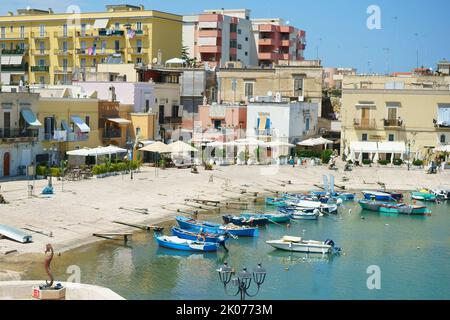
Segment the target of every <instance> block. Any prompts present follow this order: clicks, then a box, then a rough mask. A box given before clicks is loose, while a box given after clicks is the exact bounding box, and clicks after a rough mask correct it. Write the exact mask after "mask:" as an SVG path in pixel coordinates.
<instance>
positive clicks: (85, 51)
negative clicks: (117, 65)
mask: <svg viewBox="0 0 450 320" xmlns="http://www.w3.org/2000/svg"><path fill="white" fill-rule="evenodd" d="M76 52H77V54H78V55H88V56H101V55H109V54H114V53H123V49H119V50H115V49H105V48H101V49H98V48H97V49H95V51H93V50H91V51H90V50H89V49H88V48H84V49H82V48H77V49H76Z"/></svg>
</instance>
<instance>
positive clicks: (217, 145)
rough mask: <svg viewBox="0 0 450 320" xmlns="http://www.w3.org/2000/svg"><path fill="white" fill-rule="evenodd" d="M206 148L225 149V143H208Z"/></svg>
mask: <svg viewBox="0 0 450 320" xmlns="http://www.w3.org/2000/svg"><path fill="white" fill-rule="evenodd" d="M206 146H207V147H212V148H218V147H223V146H224V143H223V142H220V141H213V142H210V143H207V144H206Z"/></svg>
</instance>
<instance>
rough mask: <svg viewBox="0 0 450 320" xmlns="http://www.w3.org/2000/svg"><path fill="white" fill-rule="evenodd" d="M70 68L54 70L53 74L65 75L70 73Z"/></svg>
mask: <svg viewBox="0 0 450 320" xmlns="http://www.w3.org/2000/svg"><path fill="white" fill-rule="evenodd" d="M71 72H72V67H63V68H62V69H55V71H54V73H55V74H65V73H71Z"/></svg>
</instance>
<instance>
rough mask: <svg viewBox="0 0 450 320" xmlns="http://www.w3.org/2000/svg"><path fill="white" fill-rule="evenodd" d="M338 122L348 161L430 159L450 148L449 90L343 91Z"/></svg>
mask: <svg viewBox="0 0 450 320" xmlns="http://www.w3.org/2000/svg"><path fill="white" fill-rule="evenodd" d="M341 118H342V132H341V154H344V155H346V156H347V159H348V158H350V159H351V160H352V161H354V160H359V161H362V160H372V161H374V162H376V161H377V160H388V161H393V160H394V158H399V159H403V160H408V158H409V157H410V158H411V160H413V159H421V160H422V159H428V157H429V156H430V155H431V153H432V150H433V149H434V148H436V147H439V146H442V145H447V144H449V143H450V123H449V121H450V90H439V89H423V88H421V89H367V88H363V89H348V88H347V89H345V88H344V89H343V91H342V109H341Z"/></svg>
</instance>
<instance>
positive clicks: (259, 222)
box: [222, 214, 269, 227]
mask: <svg viewBox="0 0 450 320" xmlns="http://www.w3.org/2000/svg"><path fill="white" fill-rule="evenodd" d="M222 219H223V221H224V222H225V223H227V224H228V223H232V224H234V225H236V226H251V227H256V226H263V225H266V224H267V223H269V219H267V218H266V217H249V218H246V217H238V216H232V215H230V214H227V215H224V216H222Z"/></svg>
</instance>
